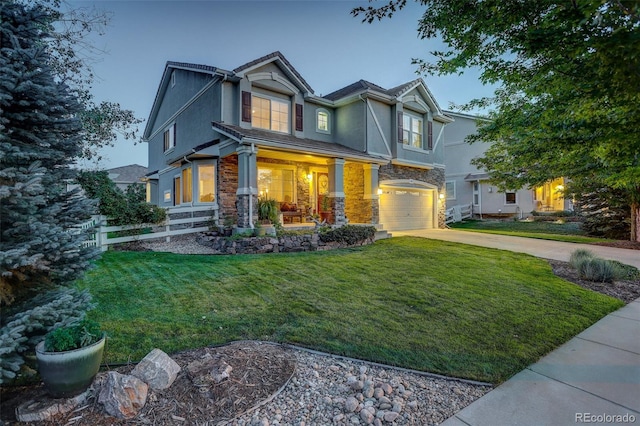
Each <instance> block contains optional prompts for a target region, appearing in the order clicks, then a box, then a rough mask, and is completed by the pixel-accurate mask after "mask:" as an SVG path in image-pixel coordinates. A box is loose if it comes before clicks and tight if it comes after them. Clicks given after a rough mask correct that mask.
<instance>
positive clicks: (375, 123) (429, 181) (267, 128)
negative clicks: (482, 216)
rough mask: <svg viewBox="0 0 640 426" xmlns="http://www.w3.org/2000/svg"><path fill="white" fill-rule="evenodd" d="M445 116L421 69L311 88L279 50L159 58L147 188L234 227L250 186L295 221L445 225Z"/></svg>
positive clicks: (248, 216) (247, 205)
mask: <svg viewBox="0 0 640 426" xmlns="http://www.w3.org/2000/svg"><path fill="white" fill-rule="evenodd" d="M452 121H453V120H452V119H451V118H450V117H448V116H446V115H444V114H443V112H442V110H441V109H440V107H439V106H438V103H437V102H436V101H435V99H434V98H433V96H432V94H431V93H430V92H429V89H428V88H427V87H426V85H425V83H424V81H423V80H422V79H417V80H413V81H411V82H408V83H406V84H403V85H401V86H398V87H395V88H392V89H385V88H382V87H380V86H377V85H375V84H372V83H369V82H367V81H364V80H360V81H358V82H356V83H353V84H351V85H349V86H347V87H344V88H342V89H340V90H337V91H335V92H333V93H330V94H328V95H325V96H317V95H315V94H314V92H313V90H312V88H311V86H310V85H309V84H308V83H307V82H306V81H305V79H304V78H303V77H302V76H301V75H300V74H299V73H298V71H296V69H295V68H294V67H293V66H292V65H291V64H290V63H289V61H287V59H285V57H284V56H283V55H282V54H281V53H280V52H274V53H271V54H269V55H267V56H264V57H262V58H259V59H256V60H254V61H251V62H249V63H246V64H244V65H241V66H239V67H238V68H235V69H234V70H232V71H228V70H224V69H221V68H216V67H214V66H208V65H195V64H189V63H177V62H167V64H166V66H165V70H164V74H163V76H162V79H161V81H160V86H159V88H158V92H157V95H156V98H155V101H154V103H153V107H152V109H151V113H150V116H149V119H148V121H147V126H146V129H145V132H144V136H143V139H144V140H145V141H146V142H148V144H149V171H150V173H149V174H148V175H147V178H148V181H147V182H148V198H149V200H150V201H151V202H153V203H155V204H157V205H159V206H162V207H173V206H181V207H184V206H202V205H207V206H211V210H212V211H213V212H214V217H215V219H216V220H217V221H219V223H222V222H223V221H228V220H231V221H233V222H234V223H236V224H237V226H238V228H240V229H246V228H252V227H253V226H254V223H255V221H256V220H257V212H256V205H257V201H258V197H266V198H270V199H275V200H277V201H278V202H279V205H280V208H281V210H282V212H283V213H285V212H286V214H285V215H284V218H285V219H286V220H288V221H291V222H297V221H300V222H304V221H305V220H306V219H307V218H308V217H309V216H312V215H318V216H323V217H326V219H327V220H328V221H329V222H330V223H335V224H344V223H347V222H349V223H363V224H374V225H377V226H378V227H380V228H383V229H386V230H403V229H421V228H432V227H441V226H443V225H444V207H445V206H444V185H445V173H444V142H443V130H444V127H445V125H446V124H448V123H451V122H452Z"/></svg>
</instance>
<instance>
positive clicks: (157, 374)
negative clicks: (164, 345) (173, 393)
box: [131, 349, 180, 390]
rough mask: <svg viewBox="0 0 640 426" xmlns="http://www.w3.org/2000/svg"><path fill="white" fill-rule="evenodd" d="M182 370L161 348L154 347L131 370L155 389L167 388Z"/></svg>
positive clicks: (133, 374)
mask: <svg viewBox="0 0 640 426" xmlns="http://www.w3.org/2000/svg"><path fill="white" fill-rule="evenodd" d="M179 372H180V366H179V365H178V364H177V363H176V362H175V361H174V360H172V359H171V358H170V357H169V355H167V354H166V353H164V352H163V351H161V350H160V349H154V350H152V351H151V352H149V354H147V356H145V357H144V358H143V359H142V361H140V362H139V363H138V365H136V367H135V368H134V369H133V371H131V375H132V376H134V377H137V378H138V379H140V380H142V381H143V382H145V383H146V384H148V385H149V387H150V388H151V389H153V390H162V389H167V388H168V387H170V386H171V384H172V383H173V381H174V380H175V379H176V377H177V376H178V373H179Z"/></svg>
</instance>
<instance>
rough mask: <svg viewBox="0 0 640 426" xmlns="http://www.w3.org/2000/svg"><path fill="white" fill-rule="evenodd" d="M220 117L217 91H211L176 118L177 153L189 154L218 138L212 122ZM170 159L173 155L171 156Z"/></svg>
mask: <svg viewBox="0 0 640 426" xmlns="http://www.w3.org/2000/svg"><path fill="white" fill-rule="evenodd" d="M219 116H220V106H219V102H218V101H217V99H216V97H215V91H214V90H213V89H209V90H207V92H206V93H204V94H203V95H202V96H201V97H199V98H198V99H197V100H196V101H195V102H194V103H192V104H191V105H189V107H187V109H185V110H184V111H183V112H182V113H181V114H180V115H178V117H176V148H175V151H176V153H177V154H180V153H184V152H187V151H188V150H189V149H191V148H194V147H196V146H198V145H201V144H203V143H205V142H209V141H211V140H213V139H215V138H217V137H218V133H217V132H215V131H214V130H213V128H212V127H211V122H212V121H214V120H216V119H217V118H218V117H219ZM176 153H174V154H173V157H175V154H176ZM168 157H172V155H171V154H169V155H168Z"/></svg>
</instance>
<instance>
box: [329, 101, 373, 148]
mask: <svg viewBox="0 0 640 426" xmlns="http://www.w3.org/2000/svg"><path fill="white" fill-rule="evenodd" d="M365 114H366V105H365V103H364V102H362V101H360V100H358V101H356V102H352V103H350V104H348V105H345V106H342V107H340V108H338V109H337V110H336V119H335V123H336V135H335V137H336V139H335V140H336V142H338V143H339V144H340V145H343V146H346V147H349V148H352V149H355V150H358V151H362V152H364V151H365V149H366V140H365V138H366V120H365Z"/></svg>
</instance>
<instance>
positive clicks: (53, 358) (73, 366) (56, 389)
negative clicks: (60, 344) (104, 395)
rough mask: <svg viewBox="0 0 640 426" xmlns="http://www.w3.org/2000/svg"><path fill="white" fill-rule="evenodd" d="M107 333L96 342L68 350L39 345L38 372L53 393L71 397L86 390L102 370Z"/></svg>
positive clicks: (58, 395) (37, 354)
mask: <svg viewBox="0 0 640 426" xmlns="http://www.w3.org/2000/svg"><path fill="white" fill-rule="evenodd" d="M105 340H106V335H104V336H103V337H102V339H100V340H99V341H97V342H96V343H94V344H93V345H90V346H86V347H84V348H80V349H74V350H72V351H64V352H46V351H45V350H44V341H43V342H40V343H38V345H37V346H36V359H37V360H38V372H39V373H40V377H41V378H42V381H43V382H44V384H45V387H46V388H47V390H48V392H49V394H50V395H51V396H53V397H54V398H68V397H71V396H75V395H77V394H79V393H81V392H83V391H84V390H86V389H87V388H88V387H89V385H90V384H91V382H92V381H93V378H94V377H95V376H96V374H97V373H98V370H100V363H101V362H102V353H103V352H104V344H105Z"/></svg>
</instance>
